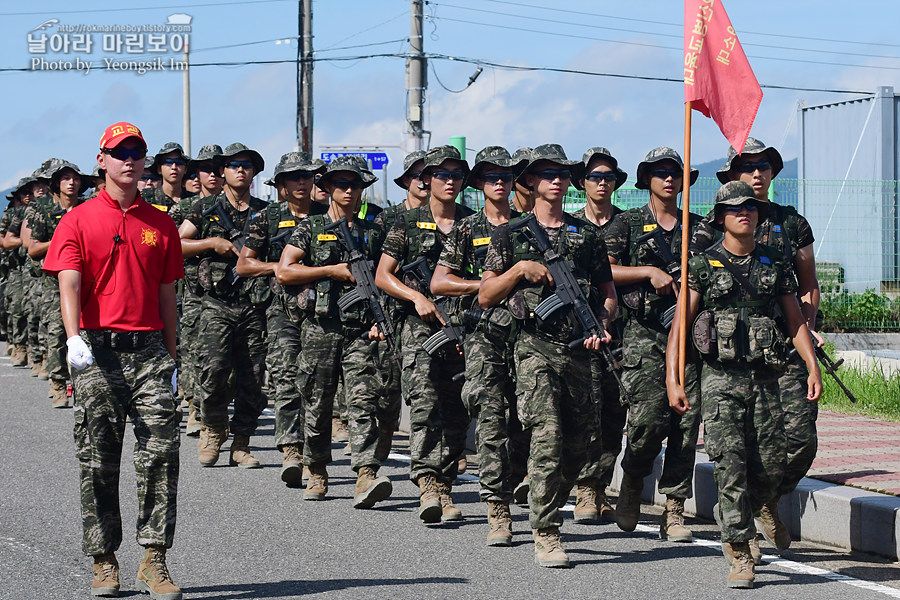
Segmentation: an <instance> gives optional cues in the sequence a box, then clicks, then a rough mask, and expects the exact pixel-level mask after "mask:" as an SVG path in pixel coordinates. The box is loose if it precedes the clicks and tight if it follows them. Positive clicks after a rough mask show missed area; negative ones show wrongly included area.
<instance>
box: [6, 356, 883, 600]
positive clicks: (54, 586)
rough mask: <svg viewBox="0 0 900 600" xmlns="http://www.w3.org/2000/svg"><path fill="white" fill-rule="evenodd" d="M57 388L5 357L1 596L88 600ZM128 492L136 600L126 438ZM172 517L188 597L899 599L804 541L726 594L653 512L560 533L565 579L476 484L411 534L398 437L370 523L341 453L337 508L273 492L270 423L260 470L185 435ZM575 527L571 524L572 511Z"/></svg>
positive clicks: (703, 547) (334, 478)
mask: <svg viewBox="0 0 900 600" xmlns="http://www.w3.org/2000/svg"><path fill="white" fill-rule="evenodd" d="M47 388H48V385H47V383H46V382H42V381H38V380H37V379H35V378H32V377H29V376H28V372H27V370H25V369H14V368H12V367H11V366H10V365H9V360H8V358H7V357H6V356H3V357H2V359H0V423H2V427H3V433H2V435H0V599H32V598H34V599H55V598H88V597H89V592H88V590H89V587H90V560H89V559H88V558H86V557H84V556H83V555H82V554H81V526H80V516H79V501H78V474H77V473H78V471H77V464H76V461H75V453H74V442H73V440H72V411H71V410H52V409H51V408H50V402H49V400H48V399H47V397H46V390H47ZM128 440H129V441H126V451H125V453H124V456H123V469H122V481H121V496H122V513H123V521H124V524H125V532H124V539H125V541H124V543H123V545H122V547H121V548H120V550H119V552H118V557H119V562H120V564H121V565H122V583H123V590H122V596H123V597H128V596H139V594H138V593H137V592H135V591H134V579H133V578H134V574H135V572H136V570H137V565H138V563H139V562H140V549H139V548H138V547H137V545H136V544H135V542H134V533H133V527H134V522H135V518H136V500H135V484H134V469H133V467H132V466H131V446H132V445H133V437H132V436H131V433H130V428H129V434H128ZM182 440H183V444H182V454H181V480H180V485H179V488H180V489H179V514H178V527H177V532H176V540H175V547H174V548H173V549H172V550H171V551H170V553H169V568H170V571H171V572H172V575H173V578H174V580H175V582H176V583H178V584H179V585H180V586H181V587H182V588H183V590H184V591H185V598H222V599H244V598H265V599H274V598H301V597H302V598H307V597H309V598H395V599H405V598H409V599H416V600H420V599H425V598H465V599H473V600H474V599H480V598H485V599H491V600H495V599H502V598H615V599H616V600H627V599H632V598H633V599H650V598H666V599H676V598H685V599H687V598H690V599H704V598H710V599H713V598H715V599H720V598H736V597H741V598H746V597H749V596H753V597H754V598H755V599H757V600H763V599H779V600H783V599H786V598H790V599H791V600H803V599H810V600H813V599H815V600H822V599H824V598H841V599H842V600H863V599H865V600H870V599H872V600H874V599H881V598H888V597H894V598H900V568H898V565H897V563H892V562H890V561H886V560H884V559H880V558H877V557H870V556H861V555H848V554H844V553H841V552H837V551H832V550H828V549H825V548H821V547H816V546H812V545H808V544H795V547H794V548H792V550H790V551H788V552H787V553H786V555H785V557H784V559H787V560H782V559H775V558H774V557H772V558H771V559H770V560H769V562H768V564H766V565H764V566H762V567H760V568H759V569H758V570H757V589H756V590H755V591H751V592H747V591H739V590H728V589H726V588H725V576H726V574H727V564H726V562H725V559H724V558H723V557H722V554H721V552H720V550H719V546H718V543H717V541H716V540H717V532H716V530H715V527H714V526H713V525H711V524H709V523H702V522H696V521H692V522H690V525H691V527H692V528H693V529H694V530H695V532H696V534H697V538H698V542H697V543H694V544H689V545H677V544H674V543H668V542H660V541H659V540H658V539H656V536H655V534H654V526H655V523H656V522H657V521H656V520H657V519H658V513H657V512H651V510H650V509H647V507H645V512H644V514H643V518H642V525H641V526H640V527H639V531H637V532H635V533H632V534H626V533H623V532H621V531H619V530H618V528H616V526H615V525H612V524H604V525H576V524H574V523H573V522H572V521H566V523H565V525H564V527H563V536H564V542H565V546H566V549H567V551H568V553H569V556H570V558H571V559H572V561H573V568H572V569H569V570H551V569H541V568H538V567H536V566H534V564H533V545H532V542H531V533H530V531H529V529H528V521H527V513H526V511H525V510H523V509H522V508H520V507H513V518H514V530H515V536H514V545H513V547H512V548H488V547H486V546H485V544H484V540H485V536H486V533H487V525H486V509H485V506H484V505H483V504H481V503H479V501H478V495H477V482H476V481H474V478H472V477H467V480H466V481H463V482H461V483H460V484H459V485H458V486H457V487H456V488H455V494H454V496H455V498H456V502H457V505H458V506H459V507H460V508H461V509H462V511H463V513H464V515H465V520H464V521H463V522H461V523H459V524H456V525H452V526H439V527H434V528H426V527H424V526H422V525H420V524H419V523H418V519H417V518H416V507H417V499H418V493H417V488H416V487H415V486H414V485H413V484H412V483H410V482H409V480H408V478H407V475H406V473H407V468H406V467H407V463H405V462H404V460H403V459H404V456H403V453H404V452H405V450H404V449H403V440H402V439H401V440H399V441H398V443H397V444H395V450H394V454H392V458H391V459H390V460H389V462H388V463H387V464H386V465H385V466H384V467H383V469H382V473H384V474H387V475H388V476H389V477H390V478H391V479H392V481H393V483H394V494H393V496H392V497H391V498H390V499H389V500H387V501H385V502H383V503H381V504H380V505H379V506H378V507H377V508H376V509H374V510H369V511H359V510H354V509H353V508H352V507H351V499H352V496H353V486H354V482H355V477H354V475H353V473H352V471H351V470H350V468H349V462H348V457H345V456H343V454H342V453H341V452H340V449H339V448H338V447H337V446H335V449H334V458H335V462H334V463H333V464H332V466H331V467H330V470H329V471H330V474H331V481H330V490H329V496H328V499H327V500H325V501H323V502H303V501H302V500H301V491H300V490H292V489H288V488H286V487H285V486H284V485H283V484H282V483H281V481H280V480H279V469H280V463H281V459H280V453H278V452H277V451H276V450H275V449H274V448H273V447H272V443H273V440H272V418H271V413H270V412H267V416H266V417H265V418H264V419H263V421H262V425H261V427H260V430H259V435H258V436H257V437H254V438H253V440H252V442H251V444H252V446H253V447H254V448H255V450H254V454H255V455H256V456H257V457H258V458H259V459H260V460H261V461H262V462H263V465H264V467H265V468H262V469H256V470H239V469H237V468H232V467H228V466H225V465H226V464H227V455H226V456H223V458H221V459H220V466H217V467H215V468H209V469H202V468H200V466H199V464H198V463H197V460H196V446H195V441H194V439H193V438H182ZM569 514H571V513H569Z"/></svg>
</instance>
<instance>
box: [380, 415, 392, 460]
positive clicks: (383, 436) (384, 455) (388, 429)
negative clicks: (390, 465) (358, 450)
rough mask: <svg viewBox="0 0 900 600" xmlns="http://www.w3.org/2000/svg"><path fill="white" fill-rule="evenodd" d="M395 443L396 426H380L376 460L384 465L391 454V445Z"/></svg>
mask: <svg viewBox="0 0 900 600" xmlns="http://www.w3.org/2000/svg"><path fill="white" fill-rule="evenodd" d="M393 441H394V426H393V425H392V424H391V425H385V424H384V423H379V424H378V445H377V446H376V447H375V458H377V459H378V462H381V463H383V462H384V461H386V460H387V459H388V455H389V454H390V453H391V443H392V442H393Z"/></svg>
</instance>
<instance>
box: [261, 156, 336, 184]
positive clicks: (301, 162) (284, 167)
mask: <svg viewBox="0 0 900 600" xmlns="http://www.w3.org/2000/svg"><path fill="white" fill-rule="evenodd" d="M325 168H326V165H314V164H313V162H312V161H311V160H310V159H309V154H307V153H306V152H303V151H302V150H300V151H297V152H288V153H286V154H283V155H282V156H281V159H280V160H279V161H278V164H277V165H275V174H274V175H272V177H271V178H269V179H266V180H265V181H264V182H263V183H265V184H266V185H272V186H274V185H275V181H276V180H277V179H278V176H279V175H281V174H282V173H293V172H294V171H306V172H308V173H321V172H324V171H325Z"/></svg>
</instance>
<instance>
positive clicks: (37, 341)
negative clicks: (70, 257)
mask: <svg viewBox="0 0 900 600" xmlns="http://www.w3.org/2000/svg"><path fill="white" fill-rule="evenodd" d="M51 160H53V159H51ZM45 164H46V163H45ZM54 204H55V202H54V200H53V198H52V197H51V196H41V197H39V198H35V199H33V200H32V201H31V202H30V203H29V204H28V206H27V207H26V208H25V215H24V216H25V221H26V222H27V223H28V227H29V228H31V227H32V224H33V223H35V222H36V221H37V220H38V214H39V213H41V212H43V211H49V210H51V207H52V206H54ZM24 273H25V275H24V277H23V282H24V287H25V303H26V311H27V314H28V360H30V361H31V362H32V363H35V362H40V361H42V360H43V359H44V358H45V357H46V355H45V351H46V336H47V323H46V321H45V320H44V319H43V318H42V312H43V310H44V303H43V295H44V292H43V290H44V286H43V283H42V280H43V271H41V263H40V261H36V260H34V259H33V258H31V257H30V256H28V253H27V251H26V252H25V269H24Z"/></svg>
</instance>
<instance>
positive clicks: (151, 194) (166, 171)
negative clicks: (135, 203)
mask: <svg viewBox="0 0 900 600" xmlns="http://www.w3.org/2000/svg"><path fill="white" fill-rule="evenodd" d="M190 159H191V157H190V156H188V155H186V154H185V153H184V149H183V148H182V147H181V144H178V143H176V142H166V143H165V144H163V147H162V148H160V149H159V152H157V153H156V156H154V157H153V163H152V164H151V165H150V172H151V173H153V174H155V175H159V177H160V184H159V186H158V187H156V188H151V190H150V191H148V190H144V191H142V192H141V197H142V198H143V199H144V200H145V201H146V202H149V203H150V204H151V205H152V206H154V207H156V208H158V209H159V210H161V211H163V212H168V211H169V209H170V208H172V206H174V205H176V204H178V203H179V202H180V201H181V197H182V196H183V195H185V194H184V176H185V174H186V173H187V164H188V161H189V160H190Z"/></svg>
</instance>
